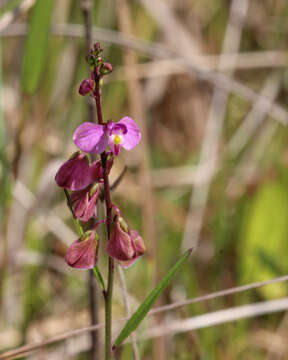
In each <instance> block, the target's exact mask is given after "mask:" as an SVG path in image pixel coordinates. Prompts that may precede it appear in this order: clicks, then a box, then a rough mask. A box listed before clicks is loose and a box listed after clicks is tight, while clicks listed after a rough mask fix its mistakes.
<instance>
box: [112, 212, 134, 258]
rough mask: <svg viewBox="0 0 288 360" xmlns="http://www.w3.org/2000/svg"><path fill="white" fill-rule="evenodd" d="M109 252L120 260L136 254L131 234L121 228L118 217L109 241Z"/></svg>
mask: <svg viewBox="0 0 288 360" xmlns="http://www.w3.org/2000/svg"><path fill="white" fill-rule="evenodd" d="M107 253H108V255H109V256H111V257H113V258H114V259H116V260H119V261H128V260H131V259H132V258H133V255H134V249H133V245H132V242H131V239H130V236H129V235H128V234H127V233H126V232H125V231H124V230H123V229H122V228H121V226H120V223H119V219H118V218H117V220H116V224H115V226H114V228H113V231H112V234H111V236H110V239H109V241H108V243H107Z"/></svg>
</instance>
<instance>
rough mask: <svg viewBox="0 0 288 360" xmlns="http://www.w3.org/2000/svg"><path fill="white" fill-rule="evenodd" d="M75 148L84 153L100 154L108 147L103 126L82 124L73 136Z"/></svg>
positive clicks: (88, 123)
mask: <svg viewBox="0 0 288 360" xmlns="http://www.w3.org/2000/svg"><path fill="white" fill-rule="evenodd" d="M73 140H74V143H75V144H76V146H78V148H79V149H80V150H82V151H84V152H87V153H92V154H101V153H102V152H103V151H104V150H105V149H106V147H107V145H108V139H107V136H106V133H105V131H104V126H103V125H97V124H93V123H90V122H84V123H83V124H81V125H80V126H78V128H77V129H76V131H75V132H74V134H73Z"/></svg>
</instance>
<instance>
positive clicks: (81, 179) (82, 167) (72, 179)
mask: <svg viewBox="0 0 288 360" xmlns="http://www.w3.org/2000/svg"><path fill="white" fill-rule="evenodd" d="M55 181H56V183H57V185H58V186H60V187H63V188H64V189H69V190H72V191H75V190H82V189H85V188H86V187H87V186H88V185H89V184H90V182H91V172H90V168H89V164H88V162H87V160H86V158H85V155H84V154H77V155H76V156H75V157H73V158H72V159H69V160H68V161H66V162H65V163H64V164H63V165H62V166H61V167H60V169H59V170H58V171H57V173H56V176H55Z"/></svg>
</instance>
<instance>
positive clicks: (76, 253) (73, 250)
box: [65, 230, 99, 269]
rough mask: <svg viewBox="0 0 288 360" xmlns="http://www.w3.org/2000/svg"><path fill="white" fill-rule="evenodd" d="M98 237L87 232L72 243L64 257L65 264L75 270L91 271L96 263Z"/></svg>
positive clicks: (91, 232) (94, 233) (94, 232)
mask: <svg viewBox="0 0 288 360" xmlns="http://www.w3.org/2000/svg"><path fill="white" fill-rule="evenodd" d="M98 238H99V237H98V235H97V233H96V231H94V230H93V231H87V232H86V233H85V234H84V235H82V236H81V237H80V239H78V240H76V241H74V242H73V243H72V244H71V245H70V246H69V249H68V251H67V254H66V256H65V261H66V263H67V264H68V265H69V266H71V267H73V268H75V269H92V268H93V267H95V265H96V263H97V259H98V256H97V252H98Z"/></svg>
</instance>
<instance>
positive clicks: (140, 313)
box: [113, 249, 193, 349]
mask: <svg viewBox="0 0 288 360" xmlns="http://www.w3.org/2000/svg"><path fill="white" fill-rule="evenodd" d="M192 250H193V249H189V250H187V251H186V252H185V253H184V254H183V255H182V257H181V258H180V259H179V260H178V261H177V263H176V264H175V265H174V266H173V267H172V268H171V269H170V270H169V271H168V273H167V274H166V275H165V276H164V278H163V279H162V280H161V282H160V283H159V284H158V285H157V286H156V288H155V289H154V290H152V291H151V293H150V294H149V295H148V296H147V297H146V299H145V300H144V301H143V303H142V304H141V305H140V306H139V308H138V309H137V310H136V311H135V313H134V314H133V315H132V316H131V318H130V319H129V320H128V321H127V323H126V325H125V326H124V328H123V329H122V331H121V332H120V334H119V335H118V337H117V339H116V341H115V343H114V346H113V348H114V349H115V348H116V347H117V346H119V345H121V344H122V343H123V341H124V340H125V339H126V338H127V337H128V336H129V335H130V334H131V333H132V332H133V331H134V330H135V329H136V328H137V327H138V325H139V324H140V322H141V321H142V320H143V319H144V317H145V316H146V315H147V313H148V311H149V310H150V309H151V307H152V306H153V304H154V303H155V302H156V300H157V299H158V297H159V296H160V295H161V293H162V292H163V291H164V289H165V288H166V286H167V285H168V284H169V282H170V281H171V280H172V279H173V277H174V276H175V275H176V273H177V271H178V270H179V269H180V267H181V266H182V265H183V263H184V262H185V260H186V259H187V258H188V257H189V256H190V254H191V253H192Z"/></svg>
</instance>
